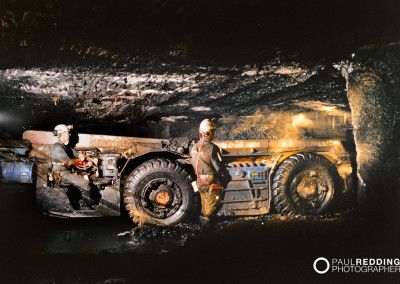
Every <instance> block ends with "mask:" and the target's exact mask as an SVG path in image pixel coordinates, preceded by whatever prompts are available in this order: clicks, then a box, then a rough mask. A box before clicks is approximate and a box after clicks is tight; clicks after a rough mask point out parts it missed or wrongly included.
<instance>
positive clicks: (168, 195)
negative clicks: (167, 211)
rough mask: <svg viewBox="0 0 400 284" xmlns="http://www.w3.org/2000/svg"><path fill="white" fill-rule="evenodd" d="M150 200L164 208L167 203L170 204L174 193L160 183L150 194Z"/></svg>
mask: <svg viewBox="0 0 400 284" xmlns="http://www.w3.org/2000/svg"><path fill="white" fill-rule="evenodd" d="M149 198H150V201H151V202H153V203H154V204H155V205H156V206H157V207H159V208H165V207H166V206H168V205H171V203H172V201H173V199H174V195H173V194H172V192H171V189H170V188H168V187H167V186H164V185H161V186H160V187H159V188H158V189H157V190H155V191H153V192H152V193H151V194H150V197H149Z"/></svg>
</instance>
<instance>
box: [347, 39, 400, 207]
mask: <svg viewBox="0 0 400 284" xmlns="http://www.w3.org/2000/svg"><path fill="white" fill-rule="evenodd" d="M399 46H400V44H399V43H393V44H389V45H385V46H379V47H378V46H368V47H364V48H361V49H359V50H358V51H357V52H356V53H355V54H354V59H353V60H352V62H350V63H349V64H348V65H347V66H346V68H345V71H344V77H345V78H346V80H347V90H348V92H347V96H348V99H349V103H350V108H351V112H352V122H353V129H354V139H355V144H356V150H357V175H358V181H359V184H358V190H357V200H358V204H359V205H360V208H361V209H362V210H361V211H362V212H363V213H377V212H379V213H382V212H387V213H388V214H392V213H394V211H395V210H398V207H399V206H398V203H399V199H398V197H397V195H398V189H399V179H398V170H399V148H400V147H399V138H400V134H399V121H398V117H399V113H400V103H399V102H400V100H399V94H400V78H399V74H400V56H399V55H400V51H399ZM396 212H397V211H396Z"/></svg>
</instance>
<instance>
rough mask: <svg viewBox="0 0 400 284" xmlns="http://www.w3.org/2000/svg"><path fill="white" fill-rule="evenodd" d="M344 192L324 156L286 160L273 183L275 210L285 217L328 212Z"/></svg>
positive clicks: (298, 156)
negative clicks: (339, 194) (340, 193)
mask: <svg viewBox="0 0 400 284" xmlns="http://www.w3.org/2000/svg"><path fill="white" fill-rule="evenodd" d="M340 190H341V180H340V177H339V174H338V172H337V170H336V168H335V166H334V165H333V164H332V163H331V162H330V161H329V160H327V159H326V158H324V157H323V156H320V155H317V154H314V153H306V152H304V153H297V154H295V155H293V156H290V157H289V158H287V159H286V160H285V161H283V163H282V164H281V165H280V166H279V167H278V169H277V171H276V174H275V175H274V179H273V184H272V195H273V201H274V205H275V209H276V211H277V212H278V213H279V214H281V215H296V214H300V215H306V216H307V215H320V214H323V213H326V212H328V211H329V209H330V208H332V204H333V202H334V199H335V198H336V196H337V195H338V193H339V192H340Z"/></svg>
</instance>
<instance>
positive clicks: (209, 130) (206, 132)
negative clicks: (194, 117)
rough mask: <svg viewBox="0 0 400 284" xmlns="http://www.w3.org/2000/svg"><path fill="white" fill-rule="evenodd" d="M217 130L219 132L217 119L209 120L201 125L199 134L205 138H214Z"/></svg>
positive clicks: (205, 120)
mask: <svg viewBox="0 0 400 284" xmlns="http://www.w3.org/2000/svg"><path fill="white" fill-rule="evenodd" d="M215 130H217V124H216V123H215V119H208V118H207V119H204V120H203V121H202V122H201V123H200V127H199V132H200V135H201V136H202V137H205V138H207V139H212V138H214V134H215Z"/></svg>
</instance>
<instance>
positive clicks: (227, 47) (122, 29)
mask: <svg viewBox="0 0 400 284" xmlns="http://www.w3.org/2000/svg"><path fill="white" fill-rule="evenodd" d="M0 5H1V6H0V17H1V20H2V24H1V32H0V35H1V45H0V54H1V59H2V60H1V63H0V64H1V66H3V67H15V66H18V65H19V66H30V65H50V66H52V65H54V64H60V63H61V64H71V63H75V64H78V65H82V64H90V63H91V58H90V56H86V57H85V59H84V60H83V61H82V60H81V58H82V56H76V55H77V54H76V52H74V51H76V50H83V51H82V52H81V53H84V51H85V50H87V49H88V48H90V47H92V48H103V49H107V50H112V51H113V52H114V53H119V54H122V55H130V56H132V55H151V54H153V55H154V54H157V55H168V54H169V52H171V50H174V49H175V48H179V47H181V49H183V50H181V52H182V55H185V57H186V58H187V57H189V58H191V59H205V60H210V61H211V60H220V61H221V62H224V61H225V62H230V63H232V62H237V63H238V62H246V63H251V62H256V61H257V60H260V59H261V60H265V59H266V58H270V57H274V56H276V54H277V53H282V54H290V53H296V54H299V55H300V57H301V58H303V59H307V58H314V59H315V58H319V59H321V58H324V59H330V58H342V57H343V56H345V55H348V54H349V52H351V51H352V50H354V49H355V48H357V47H360V46H363V45H365V44H375V43H384V42H392V41H395V40H396V39H398V38H399V30H400V23H399V20H398V15H399V11H400V4H399V2H398V1H390V0H385V1H373V0H366V1H361V0H360V1H345V0H337V1H315V0H304V1H295V0H286V1H258V0H249V1H240V0H237V1H228V0H222V1H217V0H204V1H179V0H178V1H167V0H154V1H144V0H143V1H126V0H123V1H108V0H100V1H94V0H88V1H83V2H82V1H67V0H58V1H50V0H38V1H21V0H9V1H7V0H2V1H1V2H0ZM72 46H75V49H72V50H71V47H72ZM81 55H82V54H81ZM95 64H98V62H95Z"/></svg>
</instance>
